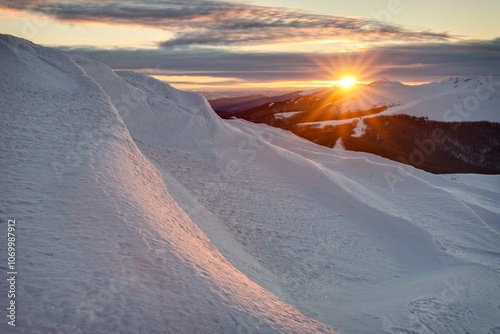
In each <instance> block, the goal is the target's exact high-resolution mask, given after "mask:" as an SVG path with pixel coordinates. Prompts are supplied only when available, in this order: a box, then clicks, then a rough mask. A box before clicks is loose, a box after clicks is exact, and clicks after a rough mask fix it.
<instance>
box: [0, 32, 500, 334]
mask: <svg viewBox="0 0 500 334" xmlns="http://www.w3.org/2000/svg"><path fill="white" fill-rule="evenodd" d="M403 87H404V86H403ZM0 89H1V93H0V106H1V113H2V122H1V123H0V124H1V131H0V133H1V135H0V136H1V139H0V143H1V146H0V151H1V155H2V159H1V170H2V178H1V181H0V182H1V188H2V189H3V191H2V192H1V195H0V203H1V208H2V213H3V215H2V220H1V224H0V226H2V231H3V232H2V233H6V231H7V227H6V225H7V224H6V219H7V218H8V219H16V224H17V230H16V233H17V234H18V243H17V244H16V249H17V254H18V255H17V262H18V264H19V265H18V266H19V269H18V278H19V280H18V284H17V286H16V288H17V290H16V300H15V301H16V305H18V309H17V316H18V318H17V323H16V328H12V326H10V325H8V324H7V321H6V319H5V318H6V317H5V316H3V318H4V319H3V320H2V322H1V323H0V332H1V333H254V332H255V333H334V332H339V333H422V334H424V333H471V332H476V333H496V332H497V331H498V328H500V321H499V319H500V303H499V301H500V286H499V285H498V282H500V256H499V254H500V225H499V224H498V222H499V221H500V209H499V207H500V206H499V203H500V190H499V188H498V187H497V185H498V184H499V182H500V178H499V176H495V175H493V176H488V175H463V174H460V175H448V176H439V175H433V174H429V173H426V172H423V171H419V170H414V169H410V168H409V167H408V166H405V165H402V164H399V163H397V162H393V161H389V160H386V159H383V158H380V157H377V156H374V155H370V154H365V153H358V152H349V151H343V150H331V149H328V148H326V147H321V146H318V145H316V144H314V143H311V142H309V141H306V140H303V139H300V138H298V137H296V136H294V135H292V134H290V133H288V132H286V131H283V130H280V129H276V128H271V127H269V126H267V125H265V124H253V123H249V122H246V121H243V120H222V119H221V118H219V117H218V116H217V115H216V114H215V112H214V111H213V110H212V109H211V108H210V106H209V105H208V103H207V101H206V100H205V99H204V98H203V97H202V96H201V95H198V94H197V93H193V92H184V91H179V90H177V89H174V88H172V87H171V86H170V85H168V84H166V83H164V82H162V81H158V80H156V79H153V78H150V77H148V76H145V75H142V74H138V73H134V72H115V71H113V70H112V69H110V68H109V67H107V66H105V65H103V64H101V63H98V62H95V61H92V60H89V59H86V58H81V57H76V56H72V55H69V54H67V53H64V52H61V51H58V50H55V49H51V48H45V47H41V46H38V45H35V44H32V43H30V42H28V41H26V40H23V39H19V38H16V37H12V36H8V35H0ZM360 125H361V124H360ZM4 236H5V234H4ZM4 241H5V238H4ZM0 245H1V247H2V249H1V253H2V254H7V245H6V243H5V242H2V243H1V244H0ZM4 265H5V264H4ZM1 268H2V270H3V271H4V272H6V268H5V267H4V266H2V267H1ZM1 282H2V283H1V284H0V289H1V291H4V292H5V291H8V286H7V283H8V282H7V281H6V280H5V279H3V280H2V281H1ZM6 298H7V296H6V294H3V293H2V297H1V298H0V301H1V304H2V305H3V306H2V308H3V309H4V313H5V308H6V307H4V306H5V305H7V304H6V303H7V299H6Z"/></svg>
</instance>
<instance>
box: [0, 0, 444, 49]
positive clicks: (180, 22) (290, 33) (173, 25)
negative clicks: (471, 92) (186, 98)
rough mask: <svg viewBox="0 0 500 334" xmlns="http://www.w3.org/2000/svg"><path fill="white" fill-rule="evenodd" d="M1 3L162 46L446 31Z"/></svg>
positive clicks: (334, 20) (106, 5)
mask: <svg viewBox="0 0 500 334" xmlns="http://www.w3.org/2000/svg"><path fill="white" fill-rule="evenodd" d="M0 7H5V8H10V9H15V10H23V11H29V12H32V13H38V14H44V15H49V16H52V17H54V18H56V19H58V20H62V21H70V22H71V21H75V22H83V21H87V22H104V23H109V24H131V25H142V26H148V27H154V28H158V29H164V30H167V31H169V32H171V33H172V34H173V37H172V38H171V39H169V40H166V41H162V42H159V43H158V44H159V46H162V47H174V46H193V45H240V44H266V43H281V42H294V41H295V42H296V41H304V40H308V41H310V40H327V39H336V38H338V37H342V38H344V39H345V38H349V39H353V40H358V41H366V40H378V39H388V40H447V39H449V38H450V37H451V36H449V35H448V33H434V32H429V31H413V30H408V29H405V28H402V27H400V26H397V25H393V24H389V23H384V22H381V21H377V20H375V19H369V18H352V17H342V16H331V15H317V14H311V13H308V12H305V11H301V10H296V9H290V8H285V7H270V6H257V5H250V4H245V3H241V2H234V1H233V2H231V1H218V0H190V1H185V0H164V1H159V0H158V1H157V0H149V1H140V2H139V1H131V0H120V1H118V0H107V1H96V0H94V1H85V2H84V1H61V0H54V1H49V0H20V1H9V0H0Z"/></svg>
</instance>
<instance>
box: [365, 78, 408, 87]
mask: <svg viewBox="0 0 500 334" xmlns="http://www.w3.org/2000/svg"><path fill="white" fill-rule="evenodd" d="M378 85H394V86H396V85H398V86H399V85H403V84H402V83H401V82H399V81H392V80H389V79H387V78H382V79H378V80H375V81H373V82H372V83H370V84H369V86H378Z"/></svg>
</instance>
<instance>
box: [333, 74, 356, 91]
mask: <svg viewBox="0 0 500 334" xmlns="http://www.w3.org/2000/svg"><path fill="white" fill-rule="evenodd" d="M356 82H357V80H356V78H354V77H352V76H347V77H343V78H342V79H340V80H338V81H337V83H338V84H339V85H340V86H341V87H342V88H345V89H349V88H351V87H352V86H354V85H355V84H356Z"/></svg>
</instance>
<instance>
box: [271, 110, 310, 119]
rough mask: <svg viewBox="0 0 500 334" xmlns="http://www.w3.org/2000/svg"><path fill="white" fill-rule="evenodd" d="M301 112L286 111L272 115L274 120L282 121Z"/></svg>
mask: <svg viewBox="0 0 500 334" xmlns="http://www.w3.org/2000/svg"><path fill="white" fill-rule="evenodd" d="M302 112H303V111H286V112H279V113H276V114H274V118H276V119H283V118H288V117H292V116H293V115H297V114H300V113H302Z"/></svg>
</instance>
